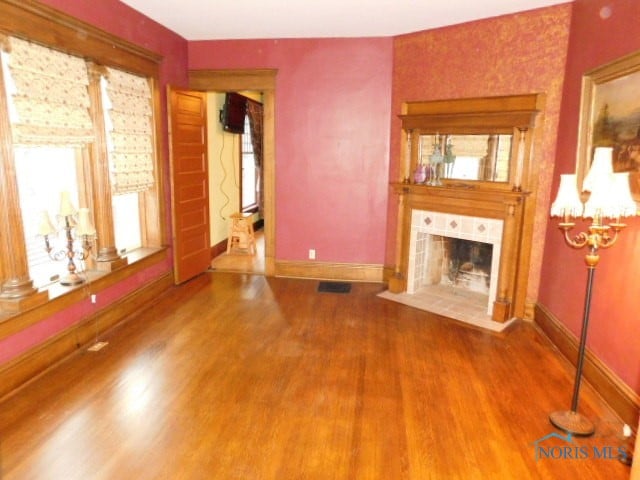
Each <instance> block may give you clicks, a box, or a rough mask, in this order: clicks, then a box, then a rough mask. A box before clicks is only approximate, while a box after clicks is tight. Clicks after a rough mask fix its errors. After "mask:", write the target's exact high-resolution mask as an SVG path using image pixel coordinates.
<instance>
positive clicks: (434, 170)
mask: <svg viewBox="0 0 640 480" xmlns="http://www.w3.org/2000/svg"><path fill="white" fill-rule="evenodd" d="M443 162H444V156H443V155H442V147H441V146H440V135H436V140H435V142H434V143H433V153H432V154H431V155H429V170H430V172H431V173H430V175H429V185H433V186H439V185H442V182H441V181H440V175H441V172H440V169H441V168H442V163H443Z"/></svg>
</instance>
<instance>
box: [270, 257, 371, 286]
mask: <svg viewBox="0 0 640 480" xmlns="http://www.w3.org/2000/svg"><path fill="white" fill-rule="evenodd" d="M275 276H276V277H291V278H308V279H314V280H341V281H349V282H373V283H381V282H382V277H383V267H382V265H367V264H353V263H327V262H303V261H286V260H276V262H275Z"/></svg>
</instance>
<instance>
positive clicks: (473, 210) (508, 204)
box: [389, 183, 528, 322]
mask: <svg viewBox="0 0 640 480" xmlns="http://www.w3.org/2000/svg"><path fill="white" fill-rule="evenodd" d="M391 187H392V190H393V193H394V194H395V195H397V197H398V200H399V204H400V205H402V218H401V219H400V223H401V224H402V226H403V227H402V232H401V236H402V239H401V240H402V242H401V243H402V245H403V246H404V247H405V248H402V249H401V252H400V257H401V258H400V263H399V267H400V268H399V269H398V270H397V271H396V272H395V273H394V275H393V277H392V278H391V279H390V280H389V290H390V291H392V292H394V293H399V292H404V291H405V290H406V289H407V271H408V269H409V247H408V245H409V237H410V231H411V212H412V210H427V211H434V212H442V213H452V214H457V215H467V216H470V217H484V218H495V219H499V220H502V221H503V235H502V249H501V254H500V270H499V272H498V288H497V295H496V299H495V301H494V306H493V316H492V319H493V320H495V321H497V322H506V321H507V320H509V319H510V318H511V317H512V316H513V312H514V308H513V306H514V302H515V301H516V299H515V293H516V291H515V288H514V287H515V286H516V285H517V281H518V280H517V269H516V268H515V267H516V265H517V263H518V256H519V253H520V251H519V250H520V249H518V248H517V246H518V245H520V244H521V242H522V228H521V227H522V219H523V212H524V208H523V207H524V203H525V199H526V197H527V196H528V193H527V192H513V191H495V190H494V191H486V190H481V189H472V188H465V187H463V188H460V187H455V186H446V187H435V186H428V185H412V184H406V183H394V184H392V185H391Z"/></svg>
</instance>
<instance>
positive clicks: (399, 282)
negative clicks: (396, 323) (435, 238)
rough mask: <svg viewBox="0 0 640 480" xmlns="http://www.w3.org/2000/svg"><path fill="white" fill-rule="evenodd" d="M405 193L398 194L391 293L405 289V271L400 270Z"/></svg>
mask: <svg viewBox="0 0 640 480" xmlns="http://www.w3.org/2000/svg"><path fill="white" fill-rule="evenodd" d="M405 195H406V192H404V191H403V192H402V193H400V195H398V221H397V223H396V251H395V258H394V262H395V266H394V270H393V276H392V277H391V278H390V279H389V291H390V292H392V293H401V292H404V291H405V290H406V289H407V276H406V272H403V271H402V268H403V265H405V262H404V258H403V252H404V249H403V245H404V241H405V239H404V235H403V232H404V230H405V225H404V223H405V222H406V218H405V208H404V204H405Z"/></svg>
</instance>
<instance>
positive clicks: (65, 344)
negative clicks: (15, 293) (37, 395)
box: [0, 272, 174, 399]
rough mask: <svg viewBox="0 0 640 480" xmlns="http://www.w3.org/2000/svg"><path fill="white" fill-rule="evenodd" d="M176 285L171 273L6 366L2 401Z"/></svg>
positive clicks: (1, 375)
mask: <svg viewBox="0 0 640 480" xmlns="http://www.w3.org/2000/svg"><path fill="white" fill-rule="evenodd" d="M173 285H174V284H173V272H168V273H166V274H164V275H163V276H161V277H159V278H158V279H156V280H154V281H152V282H150V283H148V284H147V285H145V286H143V287H141V288H139V289H137V290H136V291H134V292H132V293H130V294H129V295H126V296H125V297H123V298H121V299H120V300H117V301H116V302H114V303H112V304H110V305H109V306H107V307H106V308H104V309H103V310H100V311H98V312H96V313H95V314H94V315H91V316H90V317H87V318H85V319H84V320H82V321H81V322H79V323H77V324H76V325H74V326H73V327H71V328H69V329H67V330H65V331H64V332H61V333H60V334H58V335H56V336H55V337H53V338H51V339H50V340H48V341H47V342H45V343H42V344H40V345H38V346H37V347H35V348H33V349H32V350H29V351H28V352H26V353H24V354H23V355H20V356H19V357H17V358H15V359H13V360H11V361H9V362H7V363H5V364H3V365H2V367H1V368H0V378H2V382H0V399H3V398H4V397H6V396H8V395H10V394H11V393H14V392H16V391H18V390H19V388H20V387H21V386H24V385H26V384H27V383H28V382H30V381H31V380H33V379H35V378H37V377H38V376H40V375H42V374H43V373H44V372H45V371H47V370H48V369H50V368H52V367H54V366H56V365H57V364H59V363H60V362H61V361H63V360H64V359H66V358H67V357H68V356H69V355H71V354H73V353H75V352H76V351H78V350H79V349H81V348H85V347H87V346H88V345H89V344H90V343H91V342H93V341H94V339H95V337H96V334H102V333H104V332H105V331H107V330H109V329H110V328H113V327H114V326H115V325H117V324H118V323H120V322H122V321H123V320H125V319H127V318H128V317H130V316H132V315H135V314H136V313H138V312H140V311H142V310H144V309H145V308H146V305H147V304H148V303H150V302H152V301H154V300H155V299H156V298H158V296H159V295H161V294H162V292H164V291H166V290H168V289H169V288H171V287H173Z"/></svg>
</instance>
